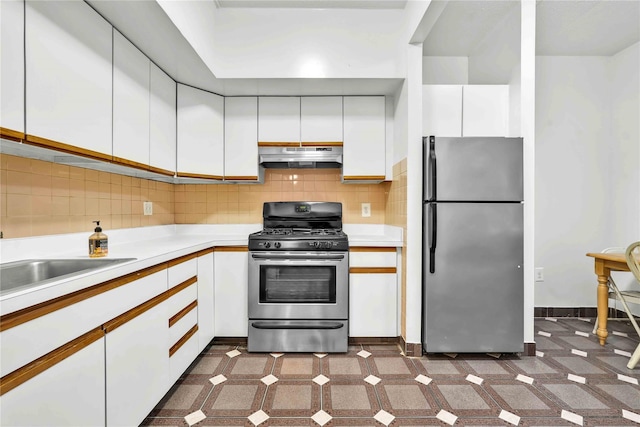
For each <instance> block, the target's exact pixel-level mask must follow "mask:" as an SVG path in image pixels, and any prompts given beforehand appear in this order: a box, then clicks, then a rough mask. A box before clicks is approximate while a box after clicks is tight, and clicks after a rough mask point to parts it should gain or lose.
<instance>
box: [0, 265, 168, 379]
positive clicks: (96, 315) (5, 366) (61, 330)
mask: <svg viewBox="0 0 640 427" xmlns="http://www.w3.org/2000/svg"><path fill="white" fill-rule="evenodd" d="M166 289H167V270H162V271H159V272H156V273H154V274H151V275H149V276H146V277H143V278H141V279H137V280H135V281H132V282H130V283H127V284H125V285H122V286H119V287H117V288H115V289H111V290H109V291H107V292H104V293H101V294H99V295H96V296H94V297H91V298H88V299H85V300H82V301H80V302H77V303H75V304H72V305H69V306H67V307H64V308H62V309H59V310H56V311H53V312H51V313H49V314H46V315H44V316H40V317H37V318H35V319H33V320H30V321H28V322H26V323H23V324H21V325H18V326H16V327H14V328H10V329H7V330H4V331H3V332H2V333H0V342H2V345H1V346H0V360H2V363H1V364H0V375H2V376H4V375H6V374H8V373H10V372H12V371H14V370H16V369H18V368H20V367H21V366H23V365H26V364H27V363H29V362H31V361H32V360H35V359H37V358H38V357H41V356H43V355H45V354H47V353H49V352H50V351H52V350H54V349H56V348H58V347H60V346H61V345H63V344H65V343H67V342H69V341H71V340H73V339H75V338H77V337H78V336H80V335H82V334H84V333H85V332H87V331H89V330H91V329H93V328H96V327H98V326H100V325H101V324H103V323H105V322H107V321H108V320H111V319H113V318H115V317H117V316H118V315H120V314H122V313H123V312H125V311H127V310H130V309H132V308H134V307H136V306H138V305H140V304H142V303H143V302H145V301H147V300H149V299H151V298H153V297H155V296H157V295H159V294H161V293H162V292H164V291H166ZM78 319H82V321H78Z"/></svg>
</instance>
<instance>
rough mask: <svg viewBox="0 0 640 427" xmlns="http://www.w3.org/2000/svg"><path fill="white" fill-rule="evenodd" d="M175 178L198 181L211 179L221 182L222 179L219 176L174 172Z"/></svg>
mask: <svg viewBox="0 0 640 427" xmlns="http://www.w3.org/2000/svg"><path fill="white" fill-rule="evenodd" d="M176 176H177V177H179V178H199V179H212V180H218V181H222V180H223V179H224V177H222V176H220V175H205V174H203V173H189V172H176Z"/></svg>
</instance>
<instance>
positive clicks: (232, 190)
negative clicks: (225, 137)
mask: <svg viewBox="0 0 640 427" xmlns="http://www.w3.org/2000/svg"><path fill="white" fill-rule="evenodd" d="M401 164H402V162H400V163H398V164H397V165H396V166H394V173H395V171H396V170H401V169H402V168H401V166H400V165H401ZM405 165H406V161H405ZM404 174H405V180H406V167H405V172H404ZM394 179H395V177H394ZM401 188H402V184H401V183H400V182H398V183H396V182H395V181H394V182H393V183H390V182H385V183H381V184H342V183H341V182H340V171H339V170H338V169H267V170H266V171H265V182H264V184H169V183H164V182H158V181H152V180H148V179H141V178H133V177H129V176H124V175H119V174H114V173H108V172H101V171H95V170H91V169H84V168H80V167H75V166H67V165H61V164H57V163H50V162H45V161H41V160H35V159H29V158H23V157H17V156H12V155H7V154H0V231H2V233H3V236H4V237H5V238H15V237H28V236H39V235H47V234H61V233H75V232H83V231H84V232H87V233H91V232H92V231H93V228H94V225H93V224H92V221H95V220H100V221H101V225H102V227H103V228H104V230H105V232H106V233H107V234H108V230H110V229H116V228H131V227H141V226H150V225H165V224H174V223H177V224H226V223H261V222H262V203H263V202H267V201H286V200H305V201H337V202H342V204H343V220H344V222H345V223H354V224H355V223H358V224H385V223H386V224H391V225H399V226H402V207H401V206H402V204H401V202H399V201H398V200H399V199H398V197H402V196H401V190H400V189H401ZM404 188H405V196H404V197H405V199H406V182H405V184H404ZM398 192H400V193H398ZM398 194H400V196H398ZM144 201H151V202H153V215H151V216H145V215H143V209H142V202H144ZM361 203H370V204H371V216H370V217H362V216H361ZM404 206H405V208H404V209H405V211H404V218H405V220H404V224H406V200H405V202H404ZM391 221H392V222H391ZM396 222H398V223H397V224H396Z"/></svg>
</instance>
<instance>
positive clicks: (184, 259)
mask: <svg viewBox="0 0 640 427" xmlns="http://www.w3.org/2000/svg"><path fill="white" fill-rule="evenodd" d="M197 257H198V252H194V253H192V254H189V255H184V256H181V257H180V258H175V259H172V260H171V261H169V262H168V264H169V268H171V267H175V266H176V265H178V264H182V263H183V262H187V261H190V260H192V259H196V258H197Z"/></svg>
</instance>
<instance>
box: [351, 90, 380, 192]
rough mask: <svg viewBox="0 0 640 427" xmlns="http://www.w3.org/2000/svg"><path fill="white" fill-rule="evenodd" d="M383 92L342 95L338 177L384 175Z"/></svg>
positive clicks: (366, 178) (355, 178) (370, 178)
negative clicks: (342, 106)
mask: <svg viewBox="0 0 640 427" xmlns="http://www.w3.org/2000/svg"><path fill="white" fill-rule="evenodd" d="M385 133H386V126H385V97H384V96H345V97H344V148H343V165H342V179H343V180H344V181H345V182H349V181H383V180H384V179H385V177H386V144H385V141H386V135H385Z"/></svg>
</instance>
